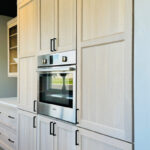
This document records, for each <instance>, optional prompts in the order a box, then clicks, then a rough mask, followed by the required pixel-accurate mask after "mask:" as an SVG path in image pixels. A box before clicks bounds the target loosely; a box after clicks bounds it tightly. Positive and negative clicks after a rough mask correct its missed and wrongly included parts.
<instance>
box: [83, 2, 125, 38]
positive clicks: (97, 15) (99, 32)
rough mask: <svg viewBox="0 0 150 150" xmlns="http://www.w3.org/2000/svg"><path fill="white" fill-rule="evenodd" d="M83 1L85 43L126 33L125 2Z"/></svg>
mask: <svg viewBox="0 0 150 150" xmlns="http://www.w3.org/2000/svg"><path fill="white" fill-rule="evenodd" d="M81 1H82V7H83V9H82V12H81V14H82V18H83V22H82V29H83V31H82V40H83V41H86V40H93V39H97V38H101V37H103V36H109V35H112V34H117V33H121V32H124V20H125V0H81ZM110 24H111V25H110Z"/></svg>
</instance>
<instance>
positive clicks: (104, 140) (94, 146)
mask: <svg viewBox="0 0 150 150" xmlns="http://www.w3.org/2000/svg"><path fill="white" fill-rule="evenodd" d="M77 142H78V144H79V145H78V150H132V144H130V143H126V142H124V141H120V140H117V139H113V138H111V137H107V136H104V135H101V134H97V133H95V132H91V131H88V130H85V129H81V128H79V129H78V141H77Z"/></svg>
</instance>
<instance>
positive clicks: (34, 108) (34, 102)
mask: <svg viewBox="0 0 150 150" xmlns="http://www.w3.org/2000/svg"><path fill="white" fill-rule="evenodd" d="M33 112H36V100H34V101H33Z"/></svg>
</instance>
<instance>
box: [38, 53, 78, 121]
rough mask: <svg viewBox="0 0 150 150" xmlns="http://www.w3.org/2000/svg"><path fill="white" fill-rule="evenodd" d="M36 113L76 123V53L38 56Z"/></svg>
mask: <svg viewBox="0 0 150 150" xmlns="http://www.w3.org/2000/svg"><path fill="white" fill-rule="evenodd" d="M38 72H39V98H38V99H39V100H38V113H39V114H43V115H47V116H51V117H55V118H58V119H61V120H65V121H68V122H72V123H76V53H75V51H70V52H64V53H59V54H54V55H44V56H39V58H38Z"/></svg>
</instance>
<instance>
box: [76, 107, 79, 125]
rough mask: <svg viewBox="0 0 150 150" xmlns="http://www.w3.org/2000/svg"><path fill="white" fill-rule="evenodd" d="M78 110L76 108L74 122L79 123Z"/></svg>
mask: <svg viewBox="0 0 150 150" xmlns="http://www.w3.org/2000/svg"><path fill="white" fill-rule="evenodd" d="M78 111H79V109H76V124H79V122H78Z"/></svg>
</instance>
